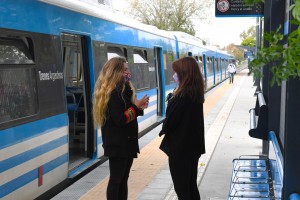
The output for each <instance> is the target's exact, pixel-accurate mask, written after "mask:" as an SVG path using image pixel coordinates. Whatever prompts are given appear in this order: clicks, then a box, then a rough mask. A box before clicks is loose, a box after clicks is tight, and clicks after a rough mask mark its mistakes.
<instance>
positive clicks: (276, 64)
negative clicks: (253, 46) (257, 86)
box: [250, 0, 300, 86]
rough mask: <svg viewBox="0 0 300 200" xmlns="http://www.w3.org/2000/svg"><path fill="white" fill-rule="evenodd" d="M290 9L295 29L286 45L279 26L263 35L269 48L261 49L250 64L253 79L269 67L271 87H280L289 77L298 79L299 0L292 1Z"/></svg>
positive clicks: (299, 63) (299, 43)
mask: <svg viewBox="0 0 300 200" xmlns="http://www.w3.org/2000/svg"><path fill="white" fill-rule="evenodd" d="M294 2H295V3H294V4H293V5H291V7H290V9H291V12H292V15H293V17H294V20H292V23H293V24H294V25H296V29H295V30H294V31H293V32H291V33H289V35H288V37H287V41H288V42H287V44H288V45H286V46H283V39H284V36H283V34H281V33H280V32H279V31H280V30H281V26H280V27H279V28H278V29H277V30H276V31H275V32H271V33H264V39H265V40H266V41H268V42H269V47H263V48H261V49H260V50H259V51H258V53H257V56H256V58H255V59H254V60H253V61H251V63H250V72H253V73H254V76H255V77H261V76H262V68H263V67H266V66H269V67H270V71H271V72H272V73H273V77H272V80H271V85H272V86H273V85H274V84H275V83H276V84H277V85H280V84H281V82H282V81H284V80H287V79H288V78H290V77H293V78H295V77H300V0H294Z"/></svg>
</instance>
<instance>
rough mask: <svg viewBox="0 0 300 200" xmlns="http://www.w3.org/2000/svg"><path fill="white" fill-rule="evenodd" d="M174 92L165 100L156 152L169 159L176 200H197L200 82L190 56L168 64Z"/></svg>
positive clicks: (202, 146) (201, 150) (202, 148)
mask: <svg viewBox="0 0 300 200" xmlns="http://www.w3.org/2000/svg"><path fill="white" fill-rule="evenodd" d="M172 68H173V70H174V71H175V74H174V76H173V78H174V79H175V81H176V82H177V85H178V86H177V89H176V90H175V91H174V94H173V95H172V97H171V98H170V99H169V101H168V106H167V111H166V118H165V120H164V123H163V126H162V130H161V131H160V133H159V136H162V135H164V138H163V140H162V142H161V145H160V149H161V150H162V151H163V152H165V153H166V154H167V156H168V158H169V160H168V161H169V167H170V172H171V177H172V180H173V183H174V189H175V192H176V194H177V196H178V199H179V200H199V199H200V193H199V190H198V187H197V173H198V161H199V158H200V156H201V155H202V154H204V153H205V141H204V117H203V103H204V80H203V76H202V74H201V72H200V68H199V65H198V64H197V61H196V60H195V59H194V58H193V57H184V58H181V59H179V60H177V61H175V62H173V64H172Z"/></svg>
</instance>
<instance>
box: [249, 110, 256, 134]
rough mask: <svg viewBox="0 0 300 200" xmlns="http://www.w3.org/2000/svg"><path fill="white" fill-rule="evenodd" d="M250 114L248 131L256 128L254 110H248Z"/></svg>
mask: <svg viewBox="0 0 300 200" xmlns="http://www.w3.org/2000/svg"><path fill="white" fill-rule="evenodd" d="M249 113H250V129H255V128H256V116H255V109H254V108H251V109H250V110H249Z"/></svg>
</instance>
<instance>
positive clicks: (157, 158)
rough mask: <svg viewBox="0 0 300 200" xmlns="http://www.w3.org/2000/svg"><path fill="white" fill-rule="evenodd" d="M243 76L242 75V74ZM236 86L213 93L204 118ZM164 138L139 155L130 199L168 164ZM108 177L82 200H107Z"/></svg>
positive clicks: (157, 140) (133, 172)
mask: <svg viewBox="0 0 300 200" xmlns="http://www.w3.org/2000/svg"><path fill="white" fill-rule="evenodd" d="M241 75H242V74H241ZM240 77H241V76H240V75H239V74H237V75H236V76H235V82H236V83H237V82H238V79H239V78H240ZM233 85H234V84H223V85H222V86H221V87H219V88H218V89H216V90H215V91H214V92H212V93H211V94H210V95H209V96H208V97H206V99H205V103H204V117H205V116H206V115H208V114H209V112H210V111H211V110H212V109H213V108H214V106H215V105H216V104H217V103H218V101H219V100H220V99H221V98H222V96H223V95H224V94H225V93H226V92H227V90H228V89H229V88H231V86H233ZM161 140H162V137H157V138H155V139H154V140H153V141H152V142H150V143H149V144H148V145H146V146H145V147H144V148H143V149H142V150H141V153H140V154H139V157H138V159H135V160H134V162H133V166H132V168H131V172H130V177H129V180H128V188H129V189H128V199H129V200H133V199H136V198H137V196H138V195H139V193H141V192H142V191H143V190H144V189H145V187H146V186H147V185H148V184H149V183H150V182H151V181H152V179H153V178H154V177H155V176H156V174H157V173H158V172H159V171H160V170H161V168H162V167H163V166H165V164H166V163H167V156H166V155H165V154H164V153H163V152H162V151H161V150H159V145H160V142H161ZM108 178H109V177H106V178H105V179H104V180H103V181H101V182H100V183H99V184H98V185H96V186H95V187H94V188H92V189H91V190H90V191H89V192H87V193H86V194H85V195H84V196H82V197H81V198H80V199H81V200H95V199H97V200H105V199H106V187H107V183H108Z"/></svg>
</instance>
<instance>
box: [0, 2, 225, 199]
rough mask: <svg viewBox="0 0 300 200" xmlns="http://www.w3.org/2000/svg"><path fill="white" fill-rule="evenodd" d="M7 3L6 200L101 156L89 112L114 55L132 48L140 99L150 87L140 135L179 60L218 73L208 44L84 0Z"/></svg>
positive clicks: (3, 16)
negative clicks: (105, 67) (211, 64)
mask: <svg viewBox="0 0 300 200" xmlns="http://www.w3.org/2000/svg"><path fill="white" fill-rule="evenodd" d="M0 10H1V12H0V22H1V23H0V52H1V53H0V155H1V157H0V173H1V178H0V198H1V199H14V200H16V199H34V198H36V197H38V196H40V195H41V194H43V193H45V192H46V191H48V190H49V189H51V188H53V187H54V186H56V185H57V184H59V183H61V182H63V181H65V180H66V179H68V178H72V177H75V176H76V175H78V174H80V173H81V172H82V171H83V170H85V169H86V168H89V167H90V166H91V165H93V164H94V163H96V162H99V160H101V159H103V150H102V146H101V145H102V138H101V131H100V129H97V127H94V126H93V120H92V115H91V113H92V99H93V89H94V84H95V81H96V79H97V77H98V74H99V72H100V70H101V66H103V64H104V63H105V62H106V61H107V60H108V59H109V58H111V57H114V56H124V57H126V59H127V60H128V65H129V67H130V70H131V72H132V75H133V77H132V81H133V84H134V86H135V88H136V90H137V95H138V98H139V97H141V96H143V95H144V94H148V95H149V96H150V103H149V107H148V108H147V109H146V110H145V113H144V116H142V117H139V118H138V122H139V131H140V134H143V133H144V132H146V131H147V130H148V129H150V128H151V127H152V126H155V125H157V124H159V123H160V122H161V121H162V120H163V119H164V116H165V109H166V104H165V98H166V94H167V93H169V92H171V91H172V90H174V88H175V87H176V85H175V82H174V80H173V79H172V75H173V73H174V72H173V70H172V67H171V65H172V62H173V61H174V60H176V59H178V57H180V56H182V55H189V56H195V58H196V59H197V60H198V61H201V62H202V71H203V73H204V74H206V75H205V77H206V79H208V78H210V77H211V76H212V75H213V74H214V73H215V72H214V73H210V74H209V76H208V73H207V72H206V71H209V70H213V69H214V67H212V69H206V66H208V64H205V62H206V60H205V59H206V58H205V56H206V52H208V50H205V49H203V48H202V47H200V46H198V45H194V47H193V45H192V43H190V42H187V41H185V40H183V39H181V38H176V37H174V34H173V33H171V32H167V31H163V30H159V29H157V28H155V27H153V26H148V25H144V24H141V23H139V22H137V21H134V20H130V19H127V18H124V17H123V16H118V15H117V14H115V13H112V12H111V11H109V10H106V9H101V8H99V7H97V6H94V5H91V4H89V3H86V2H84V1H79V0H15V1H9V0H4V1H1V2H0ZM194 43H195V42H194ZM184 46H187V49H185V47H184ZM190 49H194V50H193V51H192V50H190ZM184 51H185V52H186V53H185V54H184ZM178 52H181V53H178ZM207 55H209V57H211V59H210V61H213V58H214V57H213V55H212V54H207ZM219 58H220V59H226V55H220V57H219Z"/></svg>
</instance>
